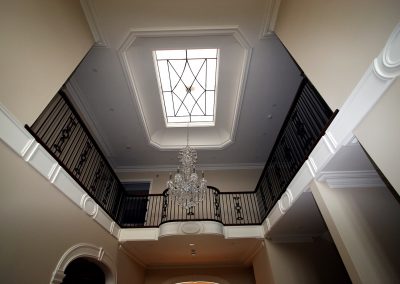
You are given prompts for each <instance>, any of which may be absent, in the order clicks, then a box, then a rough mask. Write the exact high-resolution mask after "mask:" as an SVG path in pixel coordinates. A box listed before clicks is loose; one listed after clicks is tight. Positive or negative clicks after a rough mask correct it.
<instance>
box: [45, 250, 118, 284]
mask: <svg viewBox="0 0 400 284" xmlns="http://www.w3.org/2000/svg"><path fill="white" fill-rule="evenodd" d="M70 265H71V266H70ZM82 265H83V266H84V267H86V268H87V269H89V270H91V272H90V275H92V274H100V273H99V271H98V269H100V270H101V273H102V275H103V277H104V280H103V282H93V281H102V280H101V279H103V278H102V277H101V276H100V277H99V276H94V278H93V275H92V276H91V277H92V279H94V280H93V281H92V282H89V281H84V282H77V281H75V282H74V281H71V280H70V279H68V278H69V277H68V278H67V275H68V274H69V273H72V274H71V275H74V274H75V275H76V274H78V275H79V274H81V275H80V276H81V278H82V277H84V278H85V277H87V276H88V275H86V274H85V273H83V274H82V273H81V272H79V270H81V268H80V266H82ZM96 271H97V272H96ZM116 275H117V270H116V267H115V265H114V262H113V259H112V258H111V257H110V256H109V255H108V254H107V253H106V252H105V251H104V249H103V248H102V247H97V246H94V245H92V244H85V243H81V244H76V245H74V246H72V247H71V248H69V249H68V250H67V251H66V252H65V253H64V254H63V256H62V257H61V258H60V260H59V262H58V264H57V266H56V268H55V270H54V271H53V274H52V276H51V280H50V284H71V283H74V284H80V283H85V284H86V283H87V284H95V283H96V284H97V283H101V284H103V283H104V284H115V283H116V282H117V281H116ZM70 277H72V276H70ZM74 277H75V276H74ZM74 279H75V278H74ZM99 279H100V280H99ZM64 281H68V282H64Z"/></svg>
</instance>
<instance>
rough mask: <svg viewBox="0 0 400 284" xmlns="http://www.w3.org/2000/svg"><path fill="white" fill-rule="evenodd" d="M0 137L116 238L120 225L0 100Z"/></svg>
mask: <svg viewBox="0 0 400 284" xmlns="http://www.w3.org/2000/svg"><path fill="white" fill-rule="evenodd" d="M0 139H1V140H2V141H3V142H4V143H5V144H6V145H8V146H9V147H10V148H11V149H12V150H14V152H15V153H16V154H17V155H18V156H19V157H20V158H22V159H23V160H25V161H26V162H27V163H28V164H29V165H30V166H31V167H32V168H33V169H35V170H36V171H37V172H39V173H40V174H41V175H42V176H43V177H44V178H45V179H47V180H48V181H49V182H50V183H52V184H53V185H54V186H55V187H56V188H57V189H58V190H59V191H60V192H61V193H63V194H64V195H65V196H66V197H68V198H69V199H70V200H71V201H72V202H74V203H75V205H77V206H78V207H79V208H81V209H82V210H83V211H84V212H85V213H86V214H88V215H89V216H90V217H91V218H93V219H94V220H95V221H96V222H97V223H98V224H99V225H100V226H102V227H103V228H104V229H105V230H106V231H107V232H109V233H110V234H112V235H113V236H114V237H115V238H118V234H119V230H120V228H119V226H118V225H117V224H115V222H114V221H113V220H112V219H111V218H110V217H109V216H108V215H107V213H106V212H105V211H104V210H103V209H102V208H101V207H100V206H99V205H98V204H96V202H95V201H94V200H93V199H92V198H90V197H89V196H88V194H87V193H86V192H85V191H84V190H83V189H82V188H81V187H80V186H79V184H78V183H77V182H76V181H75V180H74V179H73V178H72V177H71V176H70V175H69V174H68V173H67V172H66V171H65V170H64V169H63V168H62V167H61V166H60V165H59V164H58V162H57V161H56V160H55V159H54V158H53V157H52V156H51V155H50V154H49V153H48V152H47V151H46V149H44V148H43V147H42V146H41V145H40V144H39V143H38V142H36V141H35V139H34V138H33V137H32V136H31V135H30V133H29V132H28V131H27V130H26V129H25V128H24V127H23V126H22V125H21V123H20V122H18V120H17V119H16V118H14V117H13V115H12V114H11V113H10V112H9V111H8V110H7V109H6V108H5V107H4V106H3V105H2V104H1V103H0Z"/></svg>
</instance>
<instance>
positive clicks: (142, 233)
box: [118, 228, 159, 242]
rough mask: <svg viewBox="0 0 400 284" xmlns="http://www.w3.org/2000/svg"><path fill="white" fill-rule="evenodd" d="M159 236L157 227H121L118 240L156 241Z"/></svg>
mask: <svg viewBox="0 0 400 284" xmlns="http://www.w3.org/2000/svg"><path fill="white" fill-rule="evenodd" d="M158 236H159V228H132V229H121V230H120V232H119V238H118V240H119V241H120V242H127V241H156V240H158Z"/></svg>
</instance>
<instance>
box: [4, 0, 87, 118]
mask: <svg viewBox="0 0 400 284" xmlns="http://www.w3.org/2000/svg"><path fill="white" fill-rule="evenodd" d="M0 34H1V44H0V62H1V64H0V78H1V84H0V101H1V103H2V104H3V105H4V106H6V108H7V109H9V110H10V111H11V112H12V113H13V114H14V115H15V116H16V117H17V118H18V119H19V121H21V122H22V123H27V124H31V123H32V122H33V121H34V120H35V119H36V118H37V117H38V115H39V114H40V113H41V111H42V110H43V108H44V107H45V106H46V105H47V104H48V102H49V101H50V99H51V98H52V97H53V96H54V95H55V93H56V92H57V91H58V90H59V89H60V88H61V86H62V84H64V82H65V81H66V80H67V78H68V77H69V76H70V74H71V73H72V71H73V70H74V69H75V68H76V66H77V65H78V63H79V62H80V61H81V60H82V58H83V57H84V56H85V54H86V52H87V51H88V50H89V48H90V47H91V45H92V44H93V39H92V35H91V33H90V30H89V27H88V25H87V23H86V20H85V18H84V15H83V12H82V10H81V7H80V3H79V0H59V1H53V0H40V1H29V0H15V1H3V2H2V4H1V9H0Z"/></svg>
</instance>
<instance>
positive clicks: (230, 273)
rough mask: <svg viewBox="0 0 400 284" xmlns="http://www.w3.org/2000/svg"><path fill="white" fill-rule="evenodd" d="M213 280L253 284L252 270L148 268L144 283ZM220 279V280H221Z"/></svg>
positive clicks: (240, 268)
mask: <svg viewBox="0 0 400 284" xmlns="http://www.w3.org/2000/svg"><path fill="white" fill-rule="evenodd" d="M193 280H195V281H215V282H217V283H220V284H228V283H229V284H254V283H255V281H254V277H253V270H252V269H251V268H246V267H224V268H211V267H210V268H186V269H183V268H180V269H179V268H176V269H174V268H171V269H149V270H147V271H146V282H145V283H146V284H175V283H176V282H178V281H179V282H180V281H193ZM221 280H222V281H221Z"/></svg>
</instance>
